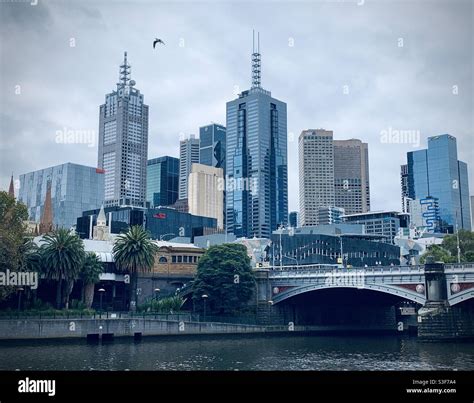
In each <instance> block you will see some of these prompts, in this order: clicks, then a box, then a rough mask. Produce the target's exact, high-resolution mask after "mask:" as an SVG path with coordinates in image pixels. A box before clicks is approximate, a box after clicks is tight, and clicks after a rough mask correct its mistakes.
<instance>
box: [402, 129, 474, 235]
mask: <svg viewBox="0 0 474 403" xmlns="http://www.w3.org/2000/svg"><path fill="white" fill-rule="evenodd" d="M467 172H468V169H467V164H466V163H465V162H462V161H459V160H458V154H457V142H456V138H455V137H453V136H451V135H449V134H443V135H439V136H433V137H429V138H428V148H427V149H424V150H417V151H411V152H408V153H407V168H406V169H405V176H406V180H405V182H406V189H405V193H406V195H407V196H408V197H409V198H410V199H411V200H412V201H411V202H410V203H426V199H435V200H436V202H437V204H438V208H439V210H438V213H439V219H440V220H439V223H438V225H437V228H436V229H437V230H438V231H440V232H455V231H456V229H465V230H468V231H470V230H471V213H470V209H469V181H468V173H467Z"/></svg>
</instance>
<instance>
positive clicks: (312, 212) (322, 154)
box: [298, 129, 336, 226]
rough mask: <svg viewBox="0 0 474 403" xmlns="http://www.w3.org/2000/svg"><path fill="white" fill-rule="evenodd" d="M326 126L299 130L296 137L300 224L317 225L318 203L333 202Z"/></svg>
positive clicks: (330, 150) (331, 147)
mask: <svg viewBox="0 0 474 403" xmlns="http://www.w3.org/2000/svg"><path fill="white" fill-rule="evenodd" d="M332 135H333V133H332V131H330V130H323V129H318V130H303V131H302V132H301V134H300V136H299V139H298V148H299V176H300V225H301V226H306V225H318V224H319V222H318V214H319V207H332V206H335V202H336V195H335V188H334V145H333V137H332Z"/></svg>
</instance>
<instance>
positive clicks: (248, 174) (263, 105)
mask: <svg viewBox="0 0 474 403" xmlns="http://www.w3.org/2000/svg"><path fill="white" fill-rule="evenodd" d="M260 72H261V55H260V41H259V36H258V35H257V44H255V35H254V40H253V53H252V87H251V88H250V89H249V90H247V91H243V92H242V93H241V94H239V96H238V98H237V99H234V100H233V101H230V102H228V103H227V122H226V127H227V136H226V137H227V145H226V148H227V150H226V190H227V192H226V227H227V232H229V233H234V234H235V235H236V236H237V237H254V236H256V237H263V238H270V235H271V233H272V231H273V230H275V229H276V228H278V226H279V225H280V224H286V223H287V219H288V172H287V169H288V168H287V118H286V104H285V103H284V102H282V101H279V100H278V99H275V98H273V97H272V96H271V93H270V91H266V90H264V89H263V88H262V87H261V73H260Z"/></svg>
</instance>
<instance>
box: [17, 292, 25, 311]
mask: <svg viewBox="0 0 474 403" xmlns="http://www.w3.org/2000/svg"><path fill="white" fill-rule="evenodd" d="M23 291H24V288H22V287H20V288H18V312H20V310H21V293H22V292H23Z"/></svg>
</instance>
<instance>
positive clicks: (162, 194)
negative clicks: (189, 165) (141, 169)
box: [146, 156, 179, 207]
mask: <svg viewBox="0 0 474 403" xmlns="http://www.w3.org/2000/svg"><path fill="white" fill-rule="evenodd" d="M178 186H179V159H178V158H174V157H168V156H165V157H158V158H153V159H151V160H148V163H147V172H146V201H147V202H148V203H150V206H152V207H154V206H156V207H159V206H169V205H171V204H174V203H175V202H176V200H177V199H178Z"/></svg>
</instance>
